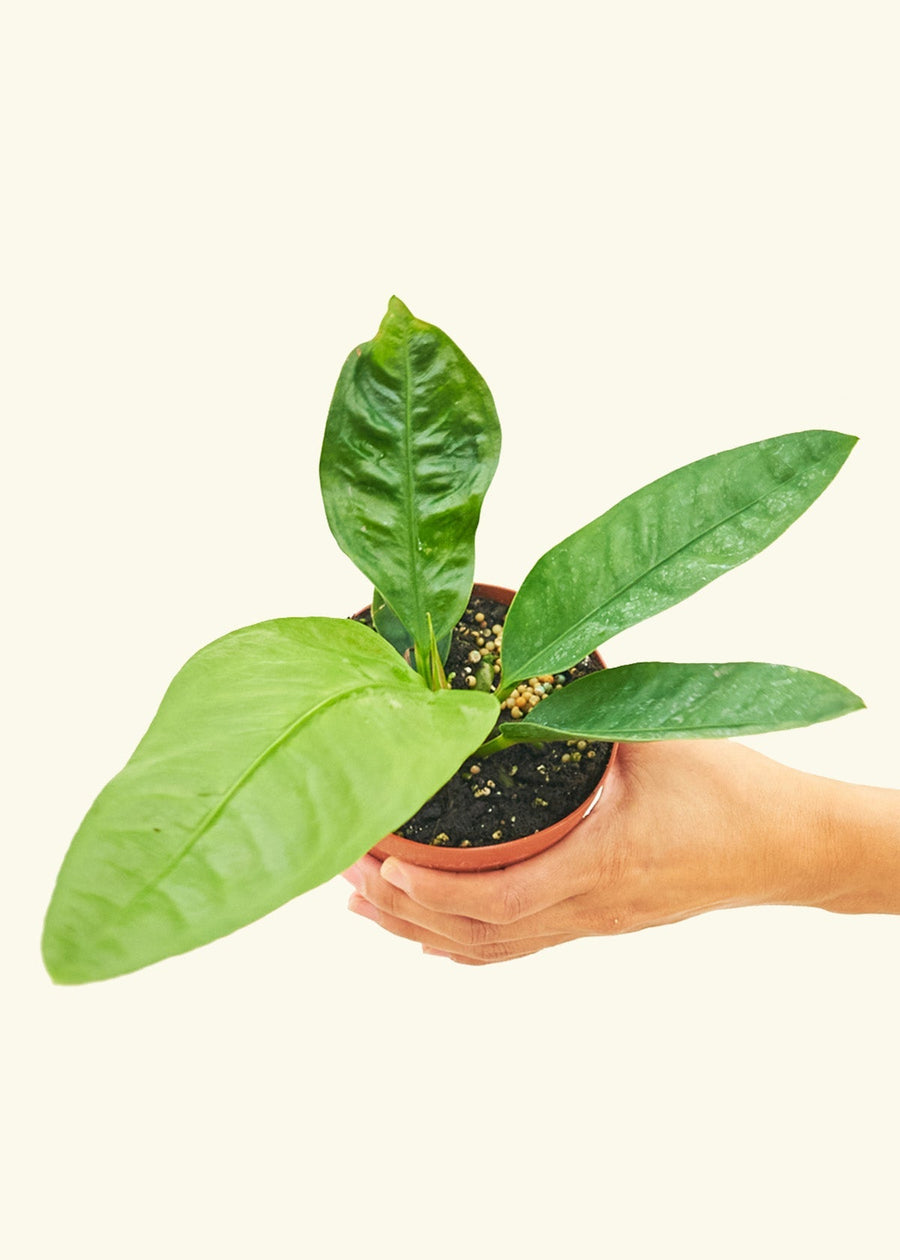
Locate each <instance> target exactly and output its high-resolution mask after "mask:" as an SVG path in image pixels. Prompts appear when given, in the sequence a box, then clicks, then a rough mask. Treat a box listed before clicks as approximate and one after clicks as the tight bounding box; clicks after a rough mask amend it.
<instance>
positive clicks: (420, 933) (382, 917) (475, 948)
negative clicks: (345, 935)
mask: <svg viewBox="0 0 900 1260" xmlns="http://www.w3.org/2000/svg"><path fill="white" fill-rule="evenodd" d="M348 908H349V909H350V910H352V911H353V913H354V914H358V915H361V916H362V917H363V918H365V919H371V920H372V922H373V923H377V924H378V926H379V927H382V928H384V929H385V930H386V931H388V932H391V933H392V934H393V935H394V936H400V937H402V938H403V939H404V940H407V941H417V942H418V943H419V944H420V945H421V946H422V947H423V952H424V953H426V954H434V955H436V956H437V957H439V958H450V959H452V960H453V961H454V962H460V963H465V964H467V965H469V966H484V965H485V964H486V963H495V962H508V961H509V960H510V959H512V958H524V957H527V955H529V954H536V953H537V952H538V951H539V950H541V949H546V948H548V947H549V946H551V945H561V944H562V943H563V942H564V941H569V940H572V939H573V938H572V936H570V935H564V934H557V935H551V936H543V937H537V938H529V939H528V940H518V941H494V942H490V943H485V944H472V945H465V944H460V943H458V942H454V941H450V940H447V939H446V938H445V937H442V936H438V935H437V934H436V933H434V932H431V931H429V930H428V929H427V928H423V927H419V926H418V924H415V923H409V922H407V920H405V919H398V918H396V917H395V916H394V915H392V914H388V913H387V912H386V911H384V910H381V909H379V907H378V906H375V905H373V904H372V903H371V902H370V901H367V900H366V899H365V897H363V896H361V895H360V894H359V893H354V894H353V896H352V897H351V898H350V901H349V905H348Z"/></svg>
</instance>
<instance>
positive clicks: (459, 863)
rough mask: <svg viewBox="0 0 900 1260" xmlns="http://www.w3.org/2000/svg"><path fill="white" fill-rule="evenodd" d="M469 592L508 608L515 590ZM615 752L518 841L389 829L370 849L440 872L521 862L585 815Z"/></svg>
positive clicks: (487, 587) (484, 587)
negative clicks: (431, 838)
mask: <svg viewBox="0 0 900 1260" xmlns="http://www.w3.org/2000/svg"><path fill="white" fill-rule="evenodd" d="M472 594H473V595H481V596H483V597H484V598H485V599H495V600H496V601H497V602H498V603H505V604H506V605H507V607H509V605H510V604H511V603H512V601H513V599H514V598H515V594H516V592H515V591H513V590H510V588H509V587H507V586H495V585H493V584H491V583H489V582H475V583H474V584H473V586H472ZM591 656H593V658H594V659H595V660H596V661H598V662H599V663H600V667H601V668H602V669H605V668H606V663H605V661H604V660H603V658H602V657H601V656H600V653H599V652H597V651H596V650H595V651H593V652H592V653H591ZM618 751H619V745H618V743H613V745H612V748H611V749H610V754H609V759H608V760H607V763H606V766H605V767H604V770H603V773H602V775H601V776H600V780H599V782H598V783H597V785H596V787H594V788H592V789H591V793H590V795H589V796H588V797H587V798H586V799H585V800H584V801H582V803H581V804H580V805H579V806H578V807H577V808H576V809H574V810H573V811H572V812H571V813H570V814H567V815H566V817H565V818H560V819H559V820H558V821H557V822H555V823H551V825H550V826H549V827H542V828H541V829H540V830H539V831H533V832H531V834H530V835H527V836H520V837H519V839H518V840H500V841H498V842H497V843H496V844H485V845H479V846H477V847H473V848H465V849H460V848H455V847H451V846H448V847H446V848H444V847H443V846H441V845H434V844H421V843H420V842H419V841H418V840H407V839H406V837H405V836H398V835H396V834H395V833H394V832H392V833H391V834H390V835H387V836H385V837H384V839H383V840H380V841H379V842H378V844H376V845H375V846H374V847H373V848H372V849H370V850H369V852H370V853H371V854H372V856H373V857H376V858H378V859H379V860H381V861H384V859H385V858H386V857H396V858H399V859H400V860H401V861H403V862H409V863H411V864H412V865H414V866H427V867H430V868H431V869H432V870H443V871H495V870H500V869H502V868H503V867H505V866H512V865H514V864H515V863H516V862H523V861H525V859H526V858H530V857H535V856H536V855H537V854H538V853H543V852H544V851H545V850H546V849H549V848H550V847H551V845H554V844H556V843H557V841H558V840H562V838H563V836H566V835H568V833H569V832H570V831H571V830H572V828H573V827H575V826H577V825H578V823H580V822H582V821H583V820H584V819H585V818H587V816H588V815H589V814H590V813H591V811H592V810H593V809H594V807H595V806H596V804H597V802H598V801H599V800H600V798H601V796H602V795H603V789H604V787H605V786H606V783H607V779H608V775H609V772H610V770H611V769H612V766H613V763H614V762H615V760H616V756H617V754H618Z"/></svg>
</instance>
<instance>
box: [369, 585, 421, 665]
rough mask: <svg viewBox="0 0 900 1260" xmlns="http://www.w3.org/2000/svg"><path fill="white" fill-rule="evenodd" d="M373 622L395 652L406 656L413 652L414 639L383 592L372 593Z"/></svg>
mask: <svg viewBox="0 0 900 1260" xmlns="http://www.w3.org/2000/svg"><path fill="white" fill-rule="evenodd" d="M372 622H373V624H374V626H375V629H376V630H377V631H378V633H379V634H380V635H381V637H382V638H383V639H387V641H388V643H390V645H391V647H392V648H393V649H394V651H395V652H399V653H400V655H401V656H405V655H406V653H407V652H411V651H412V649H413V647H414V644H413V637H412V635H411V634H410V632H409V631H408V630H407V628H406V626H405V625H404V624H403V622H402V621H401V620H400V618H399V617H398V616H397V614H396V613H395V612H394V610H393V608H391V606H390V604H389V603H388V602H387V600H386V599H385V598H384V596H383V595H382V593H381V591H379V590H375V591H373V592H372Z"/></svg>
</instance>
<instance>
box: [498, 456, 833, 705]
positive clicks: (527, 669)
mask: <svg viewBox="0 0 900 1260" xmlns="http://www.w3.org/2000/svg"><path fill="white" fill-rule="evenodd" d="M810 471H811V470H810V469H809V468H805V469H801V470H799V471H798V472H795V473H792V474H791V475H790V477H788V478H786V479H785V480H784V481H780V482H779V483H778V486H777V487H775V488H773V489H772V490H767V491H766V493H765V494H761V495H759V496H758V498H756V499H753V500H751V501H750V502H749V503H745V504H743V505H742V506H741V507H739V508H737V509H736V510H735V511H734V512H730V513H729V514H728V516H723V517H722V518H721V519H720V520H718V521H716V522H715V523H714V524H713V525H710V526H709V528H708V529H705V530H703V531H702V532H701V533H699V534H695V535H694V537H693V538H691V539H690V540H689V541H688V542H686V543H684V544H683V545H682V546H680V547H676V549H675V550H674V551H672V552H670V553H669V555H667V556H664V557H663V558H662V559H661V560H659V561H657V563H656V564H654V565H652V566H651V568H649V569H645V570H644V571H643V572H642V573H640V574H639V575H638V576H637V577H636V578H634V579H633V580H632V581H631V582H627V583H626V584H625V585H624V586H622V587H620V588H619V590H617V591H614V592H613V594H612V595H610V596H609V597H608V598H607V599H605V600H604V601H603V603H601V604H598V605H597V606H596V607H595V608H592V609H591V610H590V611H589V612H587V613H585V615H584V616H583V617H581V618H579V620H578V621H576V622H575V623H574V624H573V625H571V626H570V627H569V629H568V630H566V631H564V632H563V633H562V634H558V635H557V636H556V638H555V639H551V640H550V642H549V643H548V644H547V645H546V647H545V651H544V655H546V654H549V652H550V651H552V649H554V648H555V647H556V646H557V644H559V643H563V642H564V641H565V640H566V639H567V638H569V637H571V636H572V635H573V634H576V633H577V632H578V631H579V630H580V629H581V627H582V626H584V625H585V624H586V623H587V622H589V621H591V620H592V619H593V618H594V617H596V616H597V615H598V614H599V613H601V612H603V610H604V609H605V608H609V606H610V605H611V604H614V603H615V601H616V600H617V599H619V598H620V596H622V595H624V594H625V593H626V592H627V591H629V590H631V588H632V587H634V586H637V585H638V583H639V582H643V581H644V580H645V579H646V578H648V577H649V576H650V575H651V574H652V573H655V572H656V571H657V569H661V568H662V567H663V565H666V564H668V563H669V562H670V561H671V560H674V559H675V557H676V556H678V555H680V554H681V553H682V552H683V551H687V550H688V548H690V547H693V546H694V545H695V544H696V543H698V542H700V541H701V540H702V539H704V538H706V536H707V535H708V534H712V533H713V532H714V531H715V530H717V529H721V528H722V526H723V525H727V524H728V522H729V521H731V520H733V519H734V518H735V517H736V516H740V515H741V514H742V513H743V512H748V511H750V509H751V508H754V507H756V506H757V504H759V503H762V502H764V500H766V499H768V498H771V496H772V495H773V494H775V493H776V490H781V489H783V488H784V487H785V486H789V485H790V484H791V482H792V481H796V480H797V478H798V477H801V476H803V475H804V473H808V472H810ZM814 471H818V467H816V468H815V469H814ZM636 493H638V494H639V493H640V491H637V492H636ZM610 511H611V512H614V511H615V508H610ZM776 536H777V535H776ZM770 541H772V542H774V541H775V540H774V539H771V540H770ZM765 545H766V546H768V545H769V544H768V543H767V544H765ZM762 550H765V547H761V548H760V551H762ZM754 554H756V555H758V554H759V552H756V553H754ZM746 559H747V560H752V559H753V556H747V557H746ZM743 563H745V561H743V560H742V561H739V564H743ZM737 567H738V566H737V565H733V566H732V568H737ZM729 571H730V570H726V572H729ZM704 585H707V584H706V583H704ZM697 589H698V590H699V589H701V588H700V587H698V588H697ZM682 598H687V597H686V596H683V597H682ZM679 602H680V601H679V600H676V603H679ZM672 606H673V605H669V607H672ZM660 611H661V612H662V611H664V609H660ZM626 628H627V627H626ZM617 633H618V631H613V634H611V635H607V636H606V637H605V638H602V639H600V640H599V641H598V643H596V644H595V647H599V646H600V644H601V643H606V642H607V641H608V640H609V639H611V638H613V637H614V635H615V634H617ZM540 664H541V657H540V656H532V657H531V659H530V660H529V661H528V662H527V663H526V664H525V665H524V666H523V667H522V670H521V673H520V674H517V677H521V678H527V677H529V676H530V674H532V673H533V672H534V671H535V670H537V669H538V668H539V667H540ZM505 685H506V684H505V682H504V686H505Z"/></svg>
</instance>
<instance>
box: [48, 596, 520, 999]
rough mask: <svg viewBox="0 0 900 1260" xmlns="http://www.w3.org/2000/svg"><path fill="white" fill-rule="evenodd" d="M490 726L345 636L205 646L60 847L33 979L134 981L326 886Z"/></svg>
mask: <svg viewBox="0 0 900 1260" xmlns="http://www.w3.org/2000/svg"><path fill="white" fill-rule="evenodd" d="M497 711H498V706H497V702H496V700H495V699H494V698H493V697H491V696H485V695H481V694H471V693H465V694H464V693H462V692H459V691H454V692H450V691H441V692H433V691H430V690H429V689H428V688H427V687H426V686H425V684H424V683H423V682H422V680H421V679H420V678H419V677H418V676H417V675H416V674H414V673H413V672H412V670H410V669H409V668H408V666H407V665H405V664H404V662H403V661H402V660H401V659H400V657H398V656H397V654H396V653H395V652H394V650H393V648H391V647H390V646H389V644H387V643H385V642H384V641H383V640H382V639H380V638H379V636H378V635H376V634H373V632H372V631H371V630H370V629H368V627H366V626H361V625H358V624H356V623H355V622H351V621H335V620H331V619H329V618H325V617H318V618H308V619H283V620H277V621H267V622H262V623H261V624H259V625H256V626H249V627H246V628H245V629H242V630H237V631H235V632H234V633H233V634H228V635H226V636H225V637H224V638H222V639H218V640H217V641H216V642H215V643H212V644H210V645H209V646H208V647H205V648H203V649H202V650H201V651H200V652H198V653H197V655H196V656H194V657H192V658H191V659H190V660H189V661H188V663H187V664H186V665H185V666H184V668H183V669H182V670H181V671H180V673H179V674H178V675H177V676H176V677H175V679H174V681H173V682H172V684H171V686H170V687H169V690H168V691H167V693H166V695H165V697H164V699H163V702H162V704H161V706H160V709H159V712H158V713H157V715H156V717H155V718H154V720H153V723H152V725H151V726H150V729H149V730H148V731H147V734H146V735H145V736H144V738H143V740H142V741H141V743H140V744H139V745H138V748H137V750H136V751H135V753H134V755H133V757H132V758H131V760H130V761H129V762H128V764H127V765H126V766H125V768H124V769H123V770H122V771H121V772H120V773H119V774H118V775H117V776H116V777H115V778H114V779H113V780H112V782H111V783H109V784H108V785H107V787H106V788H104V790H103V791H102V792H101V793H100V795H99V797H98V798H97V800H96V801H95V802H94V804H93V806H92V807H91V809H90V811H89V812H88V814H87V817H86V818H85V820H84V822H83V823H82V825H81V828H80V829H79V831H78V833H77V835H76V836H75V838H74V840H73V841H72V845H71V847H70V849H69V852H68V854H67V855H66V858H65V861H64V863H63V866H62V869H61V871H60V875H59V879H58V881H57V886H56V890H55V892H54V894H53V900H52V902H51V904H50V909H49V911H48V913H47V921H46V925H45V929H44V942H43V948H44V959H45V962H46V965H47V969H48V970H49V972H50V974H51V975H52V976H53V978H54V979H55V980H57V981H59V982H60V983H67V984H77V983H80V982H83V981H87V980H100V979H103V978H105V977H108V976H114V975H119V974H121V973H123V972H127V971H133V970H135V969H136V968H138V967H143V966H146V965H147V964H148V963H152V962H155V961H156V960H157V959H160V958H165V957H167V956H168V955H170V954H178V953H182V952H183V951H185V950H188V949H193V948H194V947H195V946H197V945H202V944H204V943H205V942H207V941H211V940H213V939H214V938H215V937H218V936H223V935H225V934H226V933H228V932H232V931H234V929H235V928H238V927H241V926H242V925H243V924H245V923H249V922H251V921H252V920H253V919H257V918H259V917H260V916H261V915H263V914H266V913H267V912H268V911H270V910H274V909H275V907H276V906H280V905H281V904H282V903H283V902H285V901H288V900H289V899H290V898H291V897H295V896H297V894H298V893H302V892H305V891H306V890H307V889H308V888H312V887H314V886H315V885H316V884H320V883H322V882H323V881H324V880H327V879H329V878H330V877H331V876H333V875H335V874H337V873H338V872H339V871H342V870H344V869H345V868H346V867H347V866H349V865H350V864H351V863H352V862H354V861H355V860H356V859H357V858H358V857H359V856H360V854H362V853H364V852H365V851H366V850H367V849H368V848H370V847H371V845H372V844H374V843H376V842H377V841H378V840H379V839H381V837H382V836H384V835H385V834H386V833H387V832H389V831H391V830H392V829H393V828H395V827H397V826H400V825H401V824H402V823H403V822H405V821H406V819H407V818H408V817H409V816H410V815H411V814H413V813H414V812H415V811H416V809H418V807H419V806H420V805H421V804H423V802H424V801H425V800H426V799H427V798H428V797H429V796H430V795H432V793H433V792H435V791H436V790H437V788H438V787H440V786H441V784H443V783H444V782H445V781H446V780H447V779H448V778H450V776H451V775H452V774H453V773H454V771H455V770H456V769H457V768H458V766H459V765H460V763H461V762H462V761H463V760H464V758H465V756H466V755H467V753H468V752H470V751H471V749H472V748H474V747H475V746H476V745H477V744H478V742H479V741H480V740H481V739H483V738H484V736H485V735H486V733H487V732H488V731H489V730H490V728H491V726H492V724H493V722H494V720H495V718H496V715H497Z"/></svg>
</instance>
